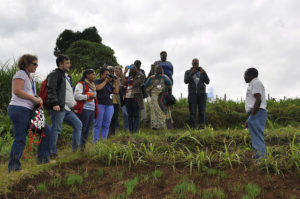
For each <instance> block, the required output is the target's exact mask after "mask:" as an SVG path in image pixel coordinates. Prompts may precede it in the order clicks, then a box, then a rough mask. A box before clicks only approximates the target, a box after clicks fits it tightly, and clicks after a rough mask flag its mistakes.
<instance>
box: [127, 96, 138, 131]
mask: <svg viewBox="0 0 300 199" xmlns="http://www.w3.org/2000/svg"><path fill="white" fill-rule="evenodd" d="M125 106H126V109H127V112H128V126H129V131H130V132H131V133H136V132H137V131H138V129H139V123H140V121H139V114H140V109H139V106H138V102H137V100H136V99H135V98H125Z"/></svg>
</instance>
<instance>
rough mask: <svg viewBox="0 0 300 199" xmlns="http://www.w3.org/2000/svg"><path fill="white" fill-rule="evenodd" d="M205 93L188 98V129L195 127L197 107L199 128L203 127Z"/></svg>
mask: <svg viewBox="0 0 300 199" xmlns="http://www.w3.org/2000/svg"><path fill="white" fill-rule="evenodd" d="M206 99H207V95H206V93H199V94H190V95H189V96H188V103H189V110H190V127H191V128H195V127H196V112H197V106H198V114H199V118H198V119H199V127H200V128H203V127H204V126H205V110H206Z"/></svg>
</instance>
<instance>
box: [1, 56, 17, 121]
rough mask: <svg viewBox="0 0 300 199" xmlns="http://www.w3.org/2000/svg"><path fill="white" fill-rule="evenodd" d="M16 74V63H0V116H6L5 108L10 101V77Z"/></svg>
mask: <svg viewBox="0 0 300 199" xmlns="http://www.w3.org/2000/svg"><path fill="white" fill-rule="evenodd" d="M16 72H17V67H16V63H14V64H12V65H10V64H9V63H8V62H6V63H3V64H2V63H0V88H1V89H0V90H1V93H0V114H1V115H3V114H6V110H7V106H8V104H9V101H10V99H11V90H12V77H13V76H14V74H15V73H16Z"/></svg>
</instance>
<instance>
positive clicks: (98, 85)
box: [96, 78, 110, 91]
mask: <svg viewBox="0 0 300 199" xmlns="http://www.w3.org/2000/svg"><path fill="white" fill-rule="evenodd" d="M109 81H110V78H105V80H104V81H103V82H102V83H100V84H96V90H97V91H100V90H102V89H103V88H104V86H105V85H106V84H107V83H108V82H109Z"/></svg>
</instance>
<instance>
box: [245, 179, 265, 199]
mask: <svg viewBox="0 0 300 199" xmlns="http://www.w3.org/2000/svg"><path fill="white" fill-rule="evenodd" d="M245 191H246V193H247V195H244V196H243V199H248V198H249V199H254V198H256V197H257V196H258V195H259V194H260V192H261V189H260V188H259V187H258V186H257V185H256V184H253V183H249V184H247V185H246V186H245Z"/></svg>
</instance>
